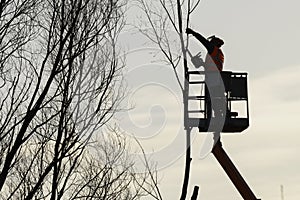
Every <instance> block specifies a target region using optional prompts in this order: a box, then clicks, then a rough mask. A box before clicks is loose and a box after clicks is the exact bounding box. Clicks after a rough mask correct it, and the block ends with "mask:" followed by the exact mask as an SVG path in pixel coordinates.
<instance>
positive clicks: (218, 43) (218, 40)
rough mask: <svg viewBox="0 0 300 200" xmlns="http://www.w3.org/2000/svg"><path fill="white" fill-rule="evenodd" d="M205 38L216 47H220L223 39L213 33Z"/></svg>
mask: <svg viewBox="0 0 300 200" xmlns="http://www.w3.org/2000/svg"><path fill="white" fill-rule="evenodd" d="M207 40H208V41H210V42H212V43H215V45H216V46H218V47H221V46H222V45H223V44H224V41H223V40H222V39H220V38H218V37H216V36H215V35H212V36H210V37H208V38H207Z"/></svg>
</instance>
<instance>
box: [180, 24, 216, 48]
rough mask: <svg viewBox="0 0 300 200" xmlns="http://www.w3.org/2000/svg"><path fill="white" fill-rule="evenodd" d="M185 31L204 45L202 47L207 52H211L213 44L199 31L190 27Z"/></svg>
mask: <svg viewBox="0 0 300 200" xmlns="http://www.w3.org/2000/svg"><path fill="white" fill-rule="evenodd" d="M186 33H187V34H192V35H193V36H194V37H195V38H197V39H198V40H199V41H200V42H201V43H202V44H203V45H204V47H205V48H206V49H207V51H208V53H209V54H211V53H212V52H213V50H214V46H213V45H212V44H211V43H210V42H209V41H208V40H207V39H206V38H204V37H203V36H202V35H201V34H200V33H197V32H195V31H193V30H192V29H190V28H187V29H186Z"/></svg>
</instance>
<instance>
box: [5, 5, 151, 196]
mask: <svg viewBox="0 0 300 200" xmlns="http://www.w3.org/2000/svg"><path fill="white" fill-rule="evenodd" d="M125 3H126V2H125V1H122V0H1V2H0V93H1V94H0V167H1V171H0V198H1V199H10V198H13V199H33V198H34V199H53V200H54V199H137V198H139V197H140V196H143V195H146V194H148V193H151V191H146V190H147V188H148V187H147V185H150V184H148V183H147V182H146V179H147V178H148V176H149V174H148V173H144V174H136V173H135V172H134V167H133V165H134V162H133V161H132V160H130V158H129V157H128V155H126V152H125V150H124V149H125V147H126V142H125V140H123V139H122V138H121V137H120V135H119V134H118V133H114V132H115V131H114V130H110V131H107V130H106V131H104V128H105V126H106V124H107V122H108V120H109V119H110V118H111V117H112V116H113V114H114V113H115V112H116V111H117V110H116V109H118V107H117V106H118V103H119V102H120V101H121V100H122V97H123V95H124V88H122V84H121V81H122V68H123V67H124V63H123V62H122V57H120V56H119V54H120V52H118V50H117V49H118V47H117V38H118V35H119V33H120V31H121V29H122V26H123V25H124V21H123V20H124V18H123V14H124V13H123V12H124V9H123V6H124V4H125ZM100 132H101V134H102V136H101V137H95V134H96V133H98V134H100ZM110 132H111V134H112V135H106V136H103V134H106V133H110ZM113 133H114V134H113ZM99 138H100V139H99ZM99 140H100V141H99ZM149 172H150V170H149ZM151 184H152V183H151Z"/></svg>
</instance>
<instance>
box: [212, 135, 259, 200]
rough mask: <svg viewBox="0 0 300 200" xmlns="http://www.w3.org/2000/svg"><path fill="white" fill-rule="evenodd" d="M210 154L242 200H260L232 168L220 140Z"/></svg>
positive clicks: (234, 168) (232, 165) (235, 169)
mask: <svg viewBox="0 0 300 200" xmlns="http://www.w3.org/2000/svg"><path fill="white" fill-rule="evenodd" d="M212 153H213V154H214V156H215V157H216V159H217V160H218V162H219V163H220V165H221V166H222V168H223V169H224V171H225V172H226V174H227V175H228V177H229V178H230V180H231V181H232V183H233V184H234V186H235V187H236V189H237V190H238V191H239V193H240V194H241V196H242V197H243V198H244V200H260V199H257V198H256V197H255V195H254V193H253V192H252V190H251V189H250V187H249V186H248V184H247V183H246V181H245V180H244V179H243V177H242V175H241V174H240V173H239V171H238V170H237V168H236V167H235V166H234V164H233V162H232V161H231V160H230V158H229V157H228V155H227V153H226V152H225V150H224V149H223V147H222V143H221V142H220V140H219V141H218V142H217V143H216V144H215V146H214V148H213V149H212Z"/></svg>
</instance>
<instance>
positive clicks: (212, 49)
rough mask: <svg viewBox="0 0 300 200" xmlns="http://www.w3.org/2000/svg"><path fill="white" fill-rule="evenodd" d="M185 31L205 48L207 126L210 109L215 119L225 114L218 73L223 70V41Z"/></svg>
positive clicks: (210, 113) (221, 82) (220, 80)
mask: <svg viewBox="0 0 300 200" xmlns="http://www.w3.org/2000/svg"><path fill="white" fill-rule="evenodd" d="M186 33H187V34H192V35H193V36H194V37H196V39H198V40H199V41H200V42H201V43H202V44H203V45H204V47H205V48H206V50H207V54H206V58H205V62H204V70H205V97H206V107H207V126H208V125H209V124H210V121H211V118H212V111H213V112H214V117H215V119H216V120H220V119H221V118H222V117H225V115H226V107H227V106H226V98H225V94H224V86H223V81H222V79H221V76H220V73H219V72H221V71H222V70H223V64H224V54H223V52H222V50H221V49H220V48H221V46H222V45H223V44H224V41H223V40H222V39H220V38H218V37H215V36H211V37H209V38H208V39H206V38H204V37H203V36H202V35H201V34H200V33H197V32H195V31H193V30H192V29H190V28H187V29H186ZM222 86H223V87H222ZM212 105H213V106H212ZM212 107H213V108H212Z"/></svg>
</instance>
